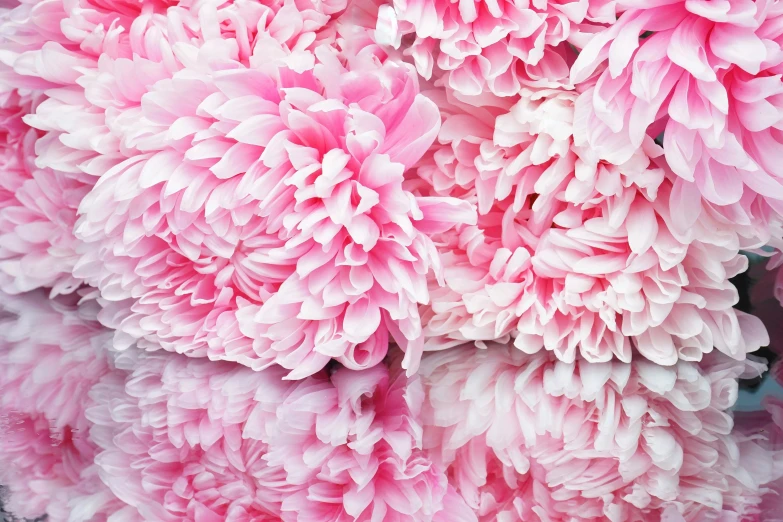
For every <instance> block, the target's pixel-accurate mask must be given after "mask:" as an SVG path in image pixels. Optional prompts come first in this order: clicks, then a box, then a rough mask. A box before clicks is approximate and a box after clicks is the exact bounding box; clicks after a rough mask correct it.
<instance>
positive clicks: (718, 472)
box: [421, 344, 783, 522]
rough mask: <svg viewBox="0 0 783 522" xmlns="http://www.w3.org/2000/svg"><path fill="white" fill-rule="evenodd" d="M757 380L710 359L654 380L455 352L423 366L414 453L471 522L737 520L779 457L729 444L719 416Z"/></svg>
mask: <svg viewBox="0 0 783 522" xmlns="http://www.w3.org/2000/svg"><path fill="white" fill-rule="evenodd" d="M761 370H763V366H762V365H759V364H757V363H754V364H751V363H748V362H737V361H733V360H731V359H728V358H726V357H725V356H723V355H720V354H714V355H713V356H710V357H709V360H707V361H704V362H702V363H701V364H697V363H692V362H684V361H680V362H678V363H677V364H676V365H675V366H672V367H662V366H658V365H655V364H653V363H650V362H648V361H644V360H634V362H633V363H630V364H628V363H621V362H608V363H587V362H585V361H584V360H579V361H577V362H575V363H565V362H562V361H558V360H557V359H556V358H555V357H553V356H552V355H551V354H549V353H540V354H536V355H533V356H530V355H526V354H523V353H521V352H519V351H518V350H516V349H514V348H513V347H504V346H500V345H497V344H491V345H490V346H489V347H488V348H487V349H486V350H476V349H475V348H474V347H472V346H471V347H463V348H456V349H453V350H449V351H447V352H443V353H439V354H432V355H428V356H427V357H425V358H424V360H423V362H422V367H421V373H422V380H423V382H424V386H425V394H426V396H427V401H426V403H425V407H424V410H423V419H424V433H425V447H427V448H429V449H430V450H431V451H432V452H433V454H434V455H439V456H440V459H441V461H442V463H443V464H444V465H446V466H448V470H449V471H448V474H449V480H450V482H451V483H452V484H454V486H455V487H456V488H457V489H458V490H459V492H460V493H461V495H462V496H463V498H465V500H466V502H467V503H468V504H469V505H470V506H471V507H472V508H473V509H474V510H475V512H476V513H477V515H478V516H479V520H487V521H489V520H506V519H507V520H542V521H543V520H547V521H566V520H584V521H589V520H612V521H617V522H619V521H623V522H630V521H641V520H650V521H652V520H660V516H661V514H662V513H663V512H667V511H669V512H671V513H672V514H674V513H679V514H680V515H681V516H683V517H684V518H685V519H686V520H693V521H696V520H698V521H702V520H712V519H713V518H714V515H716V514H718V513H719V512H721V511H726V512H730V513H733V514H734V515H735V516H736V515H745V514H747V513H751V512H752V511H753V510H754V509H755V510H757V506H748V505H746V499H747V498H750V496H751V495H752V494H753V493H754V490H755V493H758V492H759V491H761V489H760V488H761V484H760V482H763V481H764V480H766V481H768V480H771V479H774V478H776V477H779V476H781V475H783V466H781V464H783V454H779V453H771V452H769V451H767V452H765V451H764V450H763V449H762V448H761V447H759V446H758V444H754V443H753V442H752V441H747V440H745V439H744V438H742V437H736V436H733V435H731V429H732V420H731V417H730V415H728V414H727V413H726V410H727V409H728V408H730V407H731V406H732V405H733V404H734V402H735V400H736V397H737V378H738V377H739V376H740V375H743V374H745V373H757V372H759V371H761ZM738 444H740V445H741V444H745V445H749V447H745V448H744V449H743V452H742V455H744V456H745V457H749V459H748V460H743V458H742V457H741V456H740V452H739V451H738ZM754 452H755V453H754ZM433 458H434V459H435V460H436V461H437V460H438V459H437V458H436V457H433ZM504 517H505V518H504ZM738 519H741V520H745V519H742V518H738Z"/></svg>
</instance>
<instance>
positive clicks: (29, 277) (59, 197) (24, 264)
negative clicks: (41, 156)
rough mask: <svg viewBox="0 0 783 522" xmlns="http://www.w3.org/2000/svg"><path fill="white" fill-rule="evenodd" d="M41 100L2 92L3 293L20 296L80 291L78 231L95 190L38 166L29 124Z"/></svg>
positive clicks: (0, 254)
mask: <svg viewBox="0 0 783 522" xmlns="http://www.w3.org/2000/svg"><path fill="white" fill-rule="evenodd" d="M38 102H39V99H38V97H33V96H29V95H28V96H23V95H21V94H20V93H19V92H18V91H11V92H8V93H2V92H0V172H2V175H1V176H0V288H2V290H3V291H4V292H7V293H10V294H17V293H20V292H26V291H29V290H34V289H36V288H41V287H48V288H51V291H52V294H53V295H57V294H61V293H69V292H71V291H73V290H74V289H75V288H76V287H77V286H78V284H79V283H78V281H77V280H76V278H75V277H74V276H73V268H74V266H75V264H76V260H77V257H78V255H77V252H76V250H77V247H76V239H75V237H74V234H73V226H74V223H75V222H76V209H77V208H78V207H79V203H80V202H81V200H82V198H83V197H84V196H85V194H86V193H87V191H88V190H89V186H88V185H86V184H85V183H82V182H81V181H80V180H78V179H74V178H72V177H69V176H66V175H65V174H63V173H62V172H58V171H55V170H53V169H51V168H38V167H37V166H36V165H35V159H36V156H35V152H34V148H35V144H36V141H37V139H38V137H39V133H38V132H36V131H35V130H34V129H32V128H31V127H29V126H28V125H27V124H26V123H25V122H24V121H23V120H24V117H25V116H26V115H29V114H30V113H31V112H32V110H33V108H34V107H35V106H36V105H37V104H38Z"/></svg>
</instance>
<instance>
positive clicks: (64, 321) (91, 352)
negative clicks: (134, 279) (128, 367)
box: [0, 291, 122, 522]
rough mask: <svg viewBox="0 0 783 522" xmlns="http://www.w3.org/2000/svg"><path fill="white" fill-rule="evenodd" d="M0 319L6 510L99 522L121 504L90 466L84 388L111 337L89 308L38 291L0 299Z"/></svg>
mask: <svg viewBox="0 0 783 522" xmlns="http://www.w3.org/2000/svg"><path fill="white" fill-rule="evenodd" d="M1 305H2V310H3V311H2V320H0V483H2V484H4V485H6V486H7V487H8V488H9V491H10V498H9V502H8V504H7V506H6V509H8V510H10V511H11V512H12V513H14V514H15V515H17V516H24V517H29V518H36V517H38V516H41V515H44V514H46V515H48V519H49V520H52V521H62V522H65V521H69V522H77V521H78V522H88V521H98V520H106V515H107V514H110V513H113V512H115V511H117V510H119V509H121V507H122V504H121V503H120V502H118V501H117V499H116V498H114V496H113V495H112V494H111V492H109V490H108V489H106V488H105V487H104V486H103V484H102V483H101V482H100V480H99V479H98V477H97V475H96V474H95V473H94V469H92V464H93V458H94V457H95V454H96V452H97V451H96V450H97V447H96V446H95V445H94V444H92V442H90V440H89V438H88V433H87V432H88V427H89V423H88V422H87V420H86V418H85V416H84V410H85V408H86V407H88V405H89V398H88V391H89V390H90V388H91V387H92V386H93V384H95V383H96V382H98V380H99V379H101V377H103V376H104V375H106V374H107V373H108V372H109V371H110V367H109V364H108V353H107V350H108V346H110V344H111V338H112V336H111V332H108V331H107V330H106V329H104V328H102V327H101V326H100V324H99V323H98V322H97V321H96V320H95V313H96V310H94V308H95V303H94V301H93V302H92V303H88V304H86V305H82V306H77V305H76V296H68V297H67V298H66V297H60V298H57V299H55V300H49V299H47V294H46V293H45V292H43V291H39V292H32V293H28V294H25V295H22V296H10V295H6V294H3V295H2V303H1Z"/></svg>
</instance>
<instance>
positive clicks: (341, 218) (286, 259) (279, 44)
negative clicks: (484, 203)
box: [76, 4, 473, 378]
mask: <svg viewBox="0 0 783 522" xmlns="http://www.w3.org/2000/svg"><path fill="white" fill-rule="evenodd" d="M237 5H239V7H237V9H251V7H252V6H253V5H255V4H237ZM232 7H235V6H232ZM289 7H290V8H291V9H293V6H292V5H291V6H289ZM226 9H228V7H227V8H226ZM258 9H260V11H259V12H258V13H259V16H260V14H261V13H262V11H263V9H262V7H261V6H258ZM283 9H285V7H284V8H281V10H280V12H278V13H277V14H276V15H275V18H274V21H277V20H278V19H282V20H283V21H285V20H290V17H291V16H293V14H291V13H288V14H287V15H286V16H285V17H283V15H282V14H281V13H283ZM221 13H222V11H221V12H219V13H218V14H215V13H213V12H212V11H211V10H210V9H208V8H207V7H204V6H201V9H200V10H198V9H196V8H192V9H191V10H190V11H186V10H184V9H183V8H179V7H178V8H170V9H169V10H168V11H167V13H166V15H165V16H166V17H167V18H168V19H169V20H170V21H171V24H174V22H177V23H182V22H181V21H180V20H181V19H186V20H191V21H192V22H193V24H194V26H196V27H199V31H196V32H195V33H194V34H192V35H187V34H186V35H179V34H178V33H177V32H176V31H173V32H172V31H169V32H172V33H173V34H167V33H164V32H163V31H162V30H161V29H160V28H159V27H158V26H155V27H154V29H155V30H153V28H150V27H147V32H146V33H145V39H144V42H145V44H146V45H148V46H149V45H151V44H152V43H155V45H156V46H158V47H159V48H171V54H170V55H169V54H163V55H162V56H164V57H167V58H166V60H163V61H161V62H160V63H158V62H155V63H152V62H151V61H150V60H148V61H147V62H150V63H149V66H148V67H146V68H145V69H144V71H147V72H148V74H146V75H143V76H141V80H142V81H140V82H138V83H134V82H133V80H134V78H131V77H129V78H128V82H130V83H129V84H123V85H122V91H121V92H131V93H132V94H133V95H134V96H135V97H136V98H137V99H139V100H140V105H139V108H138V110H133V111H128V112H127V113H126V114H124V115H123V116H119V117H117V118H116V119H115V118H112V120H111V121H112V127H111V133H112V135H113V136H116V137H117V138H118V139H119V142H120V149H121V150H122V151H123V154H125V155H127V156H128V159H126V160H124V161H122V162H121V163H119V164H117V165H116V166H114V167H113V168H111V169H110V170H109V171H108V172H106V173H105V174H104V175H102V176H101V178H100V180H99V182H98V183H97V184H96V186H95V188H94V189H93V190H92V192H91V193H90V194H89V195H88V196H87V197H86V198H85V200H84V202H83V204H82V206H81V207H80V211H81V212H82V214H83V216H82V217H81V219H80V222H79V223H78V225H77V235H78V237H79V238H80V239H82V240H84V241H85V243H87V244H86V246H85V252H84V256H83V257H82V259H81V260H80V262H79V264H78V266H77V269H76V274H77V275H79V276H82V277H84V278H85V279H87V280H88V282H90V283H91V284H94V285H96V286H98V287H99V288H100V289H101V293H102V297H103V298H104V299H105V300H106V301H111V302H116V303H118V306H108V307H107V310H106V312H105V313H104V318H105V320H106V321H107V324H109V325H111V326H112V327H116V328H117V329H118V331H119V332H120V333H119V336H118V343H120V344H127V343H130V342H132V341H133V340H134V339H137V338H144V339H146V340H147V341H149V342H150V344H151V346H157V345H158V344H159V345H160V346H162V347H163V348H165V349H167V350H172V351H178V352H184V353H188V354H190V355H194V356H205V355H206V356H209V357H210V358H212V359H228V360H233V361H239V362H241V363H243V364H247V365H251V366H253V367H254V368H260V367H264V366H267V365H269V364H272V363H275V362H276V363H279V364H281V365H283V366H285V367H286V368H288V369H293V370H294V371H293V372H292V374H291V376H290V377H292V378H294V377H298V378H301V377H303V376H306V375H309V374H312V373H314V372H316V371H317V370H319V369H320V368H322V367H323V366H324V365H325V364H326V362H327V361H328V360H330V358H337V359H339V360H340V361H341V362H343V363H344V364H346V365H348V366H350V367H352V368H362V367H367V366H372V365H373V364H376V363H377V362H378V361H380V359H381V358H383V356H384V355H385V353H386V350H387V346H388V343H389V335H388V333H389V330H391V331H392V334H393V335H394V336H395V339H397V341H398V343H399V344H400V345H402V346H403V347H405V346H406V345H407V344H408V342H409V341H416V340H418V339H420V330H421V325H420V322H419V317H418V312H417V306H418V304H420V303H424V302H426V301H427V288H426V274H427V272H428V271H429V270H430V268H431V267H433V266H434V265H436V264H437V258H436V256H435V252H434V247H433V246H432V243H431V241H430V240H429V238H428V237H427V234H429V233H431V232H439V231H443V230H445V229H447V228H449V227H450V226H452V225H453V224H454V223H457V222H462V221H470V220H471V219H472V217H473V215H472V214H473V213H472V209H471V208H470V205H469V204H467V203H464V202H460V201H457V200H452V199H443V198H414V197H413V196H412V195H411V194H409V193H407V192H406V191H405V190H403V189H402V179H403V172H404V171H405V169H406V168H408V167H410V166H412V165H413V164H414V163H415V162H416V161H417V160H418V159H419V157H420V156H421V155H422V154H423V153H424V151H426V149H427V148H428V147H429V145H430V143H431V142H432V140H433V139H434V137H435V135H436V133H437V131H438V128H439V124H440V117H439V114H438V110H437V107H436V106H435V105H434V104H433V103H431V102H429V101H428V100H427V99H426V98H424V97H422V96H421V95H419V94H417V85H416V78H415V73H414V72H413V71H411V70H410V69H409V68H407V67H403V66H399V65H397V64H395V63H391V62H387V63H385V64H381V63H379V61H378V60H376V59H375V55H374V54H373V53H366V54H363V55H360V56H356V57H353V58H352V59H348V62H347V63H342V62H341V61H340V59H339V58H338V56H337V53H336V52H335V51H334V49H333V48H332V47H329V46H321V47H319V51H318V52H317V53H316V54H318V57H317V58H316V56H315V54H314V53H313V52H311V51H312V46H309V47H308V45H309V44H310V43H311V42H312V41H313V39H315V38H316V37H317V35H315V34H313V33H312V32H305V31H303V32H301V33H298V36H297V39H294V41H295V42H297V44H296V45H297V46H294V47H291V46H289V40H290V39H291V38H293V37H290V35H289V34H288V33H285V32H282V33H281V31H282V28H280V29H279V30H276V29H275V28H274V27H273V25H274V22H273V23H272V24H270V26H269V27H264V26H263V24H262V25H261V26H260V27H261V29H259V30H258V32H257V33H254V34H253V35H252V36H253V38H252V39H251V40H250V42H249V43H248V42H245V43H242V41H240V40H241V39H240V38H239V37H238V36H234V35H233V33H232V34H224V33H225V31H227V30H228V29H226V28H227V27H228V28H231V27H232V26H231V25H221V24H219V22H220V20H222V19H223V17H226V18H228V19H230V17H229V14H228V13H226V14H221ZM250 16H251V14H250V13H247V12H243V11H241V10H240V11H239V12H237V13H236V18H237V19H238V20H243V19H247V18H249V17H250ZM281 17H282V18H281ZM197 21H198V23H197ZM281 23H283V22H281ZM171 24H169V25H171ZM286 27H287V26H286ZM273 29H275V30H273ZM292 30H293V29H292ZM221 31H222V32H221ZM186 36H187V38H186ZM248 46H249V47H248ZM140 60H141V59H140ZM147 62H144V63H147ZM125 63H126V62H122V61H121V60H117V61H116V62H115V64H114V65H115V67H119V66H120V65H123V64H125ZM102 65H103V62H101V63H99V66H102ZM105 65H106V66H107V67H109V66H110V65H111V63H110V60H108V59H107V60H105ZM128 66H130V63H128ZM123 67H124V65H123ZM100 68H101V67H99V70H100ZM176 69H179V70H176ZM175 70H176V72H174V71H175ZM169 73H172V74H169ZM156 75H162V76H164V77H163V78H157V77H155V76H156ZM168 76H170V77H168ZM123 77H124V76H123ZM84 81H85V82H88V79H87V78H85V79H84ZM102 81H103V76H102V75H100V74H98V75H97V76H96V77H95V78H93V79H91V80H89V85H88V86H87V93H88V94H89V93H91V92H93V91H91V88H92V87H91V86H92V85H95V89H96V91H95V92H96V93H103V92H104V91H97V88H98V85H99V84H100V82H102ZM119 85H120V84H119V83H118V87H117V88H119ZM131 86H133V88H131ZM183 92H187V93H188V96H187V97H183V96H182V93H183ZM106 94H108V93H106ZM105 112H106V119H107V122H109V116H110V115H113V114H114V112H113V111H110V109H109V108H107V109H106V111H105ZM435 268H437V266H435ZM118 309H119V310H118ZM418 348H419V347H417V346H412V347H411V348H410V349H409V350H408V352H409V353H410V354H411V355H410V357H411V359H410V361H408V362H406V366H409V367H410V368H413V367H414V366H415V363H416V359H417V355H416V354H417V352H418Z"/></svg>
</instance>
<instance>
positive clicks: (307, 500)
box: [87, 353, 470, 522]
mask: <svg viewBox="0 0 783 522" xmlns="http://www.w3.org/2000/svg"><path fill="white" fill-rule="evenodd" d="M117 364H118V366H120V367H128V370H127V373H126V376H125V377H124V378H119V379H118V378H117V376H116V375H111V376H109V377H108V378H107V379H105V380H104V381H103V382H102V383H101V384H99V385H97V386H96V387H94V388H93V392H92V394H91V395H92V396H93V398H94V400H95V401H96V403H97V404H96V406H94V407H92V408H90V409H89V410H88V412H87V415H88V418H89V419H90V420H92V421H93V422H94V423H95V425H94V426H93V428H92V431H91V434H93V435H94V437H95V439H96V441H97V442H98V444H99V445H100V446H101V447H102V449H103V451H102V452H101V453H100V454H99V455H98V456H97V458H96V462H97V463H98V466H99V468H100V470H101V477H102V478H103V480H104V481H105V482H106V483H107V484H108V485H109V487H110V488H111V489H112V491H113V492H114V493H115V494H116V495H117V496H118V497H119V498H121V499H122V500H123V501H125V502H127V503H128V504H129V505H130V506H132V507H133V508H134V509H135V510H137V511H138V512H139V513H140V514H141V516H142V517H143V519H145V520H160V521H168V520H171V521H174V520H256V521H263V520H269V521H272V520H280V519H282V520H285V521H289V520H290V521H301V522H305V521H312V522H315V521H322V520H361V521H365V520H366V521H370V520H400V521H402V520H422V521H425V520H436V521H442V522H447V521H449V522H450V521H453V520H458V519H457V518H454V517H459V516H463V515H462V514H463V513H467V514H468V516H470V511H469V510H468V508H467V507H466V506H465V504H464V502H462V500H461V499H460V498H459V497H458V496H456V494H455V493H454V492H453V491H450V492H449V491H447V487H448V485H447V482H446V476H445V475H444V474H443V471H442V470H441V469H439V468H437V467H435V466H434V465H433V464H432V463H431V462H430V461H429V459H428V457H427V456H426V454H425V453H424V452H423V451H422V448H421V426H420V425H419V424H418V421H417V420H416V417H417V416H418V408H419V406H420V404H421V400H422V397H421V393H422V391H421V385H420V383H419V381H418V379H413V380H411V381H408V379H407V378H406V377H405V375H404V373H403V372H402V371H401V369H400V368H399V367H398V366H397V367H396V369H395V370H392V371H391V372H390V371H389V370H388V369H387V368H385V367H383V366H376V367H375V368H372V369H369V370H362V371H358V372H357V371H351V370H348V369H344V368H343V369H339V370H337V371H335V372H334V373H332V374H331V375H329V376H327V375H326V373H325V372H320V373H318V374H317V375H314V376H312V377H309V378H306V379H304V380H301V381H298V382H290V381H284V380H283V379H282V377H283V376H284V375H285V372H284V371H281V369H279V368H269V369H266V370H263V371H260V372H254V371H252V370H250V369H249V368H244V367H242V366H237V365H232V364H228V363H222V362H210V361H207V360H206V359H191V358H186V357H182V356H180V355H176V354H165V353H160V354H144V355H142V356H140V358H137V359H135V360H134V359H133V354H132V353H128V354H123V355H121V356H120V358H119V359H118V361H117ZM446 495H448V497H447V500H444V498H446V497H445V496H446ZM468 520H469V519H468Z"/></svg>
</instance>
